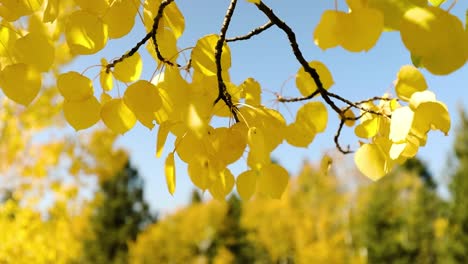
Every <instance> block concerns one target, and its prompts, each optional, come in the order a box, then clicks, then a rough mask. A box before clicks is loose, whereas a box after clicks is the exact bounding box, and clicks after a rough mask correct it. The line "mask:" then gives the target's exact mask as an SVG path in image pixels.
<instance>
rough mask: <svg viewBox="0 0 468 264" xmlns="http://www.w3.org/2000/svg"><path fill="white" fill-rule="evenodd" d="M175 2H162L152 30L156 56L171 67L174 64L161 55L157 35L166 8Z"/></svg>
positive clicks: (172, 0)
mask: <svg viewBox="0 0 468 264" xmlns="http://www.w3.org/2000/svg"><path fill="white" fill-rule="evenodd" d="M172 2H174V0H163V1H162V2H161V4H160V5H159V8H158V13H157V14H156V16H155V17H154V20H153V28H152V29H151V33H152V34H151V40H152V41H153V45H154V50H155V51H156V56H157V57H158V59H159V60H160V61H162V62H163V63H166V64H169V65H171V66H174V63H173V62H172V61H170V60H167V59H166V58H164V56H163V55H162V54H161V51H160V50H159V45H158V41H157V39H156V34H157V32H158V27H159V21H160V20H161V18H162V17H163V14H164V9H165V8H166V6H168V5H169V4H170V3H172ZM175 65H176V66H177V67H180V65H179V64H175Z"/></svg>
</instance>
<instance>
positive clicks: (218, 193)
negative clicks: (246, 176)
mask: <svg viewBox="0 0 468 264" xmlns="http://www.w3.org/2000/svg"><path fill="white" fill-rule="evenodd" d="M234 183H235V179H234V175H232V173H231V171H230V170H229V169H228V168H226V169H224V170H223V171H222V172H221V173H219V177H218V178H217V179H216V180H215V181H214V182H213V184H212V185H211V186H210V187H209V191H210V194H211V195H212V196H213V197H214V198H215V199H217V200H224V199H225V197H226V196H227V195H228V194H229V193H230V192H231V191H232V188H233V187H234Z"/></svg>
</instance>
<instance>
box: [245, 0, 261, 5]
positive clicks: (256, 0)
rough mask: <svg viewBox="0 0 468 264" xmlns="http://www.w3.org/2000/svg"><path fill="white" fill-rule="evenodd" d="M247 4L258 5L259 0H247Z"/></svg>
mask: <svg viewBox="0 0 468 264" xmlns="http://www.w3.org/2000/svg"><path fill="white" fill-rule="evenodd" d="M247 2H249V3H252V4H260V2H261V0H247Z"/></svg>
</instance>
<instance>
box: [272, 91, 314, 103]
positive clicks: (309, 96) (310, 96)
mask: <svg viewBox="0 0 468 264" xmlns="http://www.w3.org/2000/svg"><path fill="white" fill-rule="evenodd" d="M319 93H320V92H319V90H318V89H317V90H315V91H314V92H313V93H311V94H310V95H308V96H303V97H294V98H285V97H282V96H281V95H279V94H277V95H276V98H277V100H278V102H280V103H291V102H300V101H307V100H309V99H312V98H313V97H314V96H316V95H317V94H319Z"/></svg>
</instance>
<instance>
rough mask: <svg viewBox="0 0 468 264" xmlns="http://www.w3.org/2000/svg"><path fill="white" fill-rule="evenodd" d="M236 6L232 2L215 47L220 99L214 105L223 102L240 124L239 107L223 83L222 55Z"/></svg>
mask: <svg viewBox="0 0 468 264" xmlns="http://www.w3.org/2000/svg"><path fill="white" fill-rule="evenodd" d="M236 4H237V0H231V3H230V4H229V7H228V9H227V12H226V15H225V16H224V21H223V25H222V26H221V31H220V33H219V39H218V42H216V46H215V60H216V76H217V77H218V97H217V98H216V100H215V101H214V104H216V103H218V101H219V100H223V101H224V103H225V104H226V105H227V107H229V110H230V111H231V113H232V115H233V116H234V119H235V120H236V122H239V118H238V117H237V107H236V106H235V105H234V104H233V103H232V97H231V95H230V94H229V92H228V91H227V88H226V84H225V83H224V81H223V68H222V65H221V55H222V54H223V46H224V44H225V41H226V32H227V30H228V27H229V23H231V18H232V15H233V14H234V9H235V8H236Z"/></svg>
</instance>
